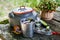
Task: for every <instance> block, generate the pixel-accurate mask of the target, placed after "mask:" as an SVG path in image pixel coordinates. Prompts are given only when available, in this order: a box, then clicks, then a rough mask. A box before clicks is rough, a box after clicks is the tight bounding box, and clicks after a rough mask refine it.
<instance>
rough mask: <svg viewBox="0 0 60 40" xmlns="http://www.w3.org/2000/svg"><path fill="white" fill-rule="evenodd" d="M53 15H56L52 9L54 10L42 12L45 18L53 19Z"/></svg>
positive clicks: (42, 16)
mask: <svg viewBox="0 0 60 40" xmlns="http://www.w3.org/2000/svg"><path fill="white" fill-rule="evenodd" d="M53 15H54V11H52V12H45V11H42V12H41V18H42V19H43V20H51V19H52V18H53Z"/></svg>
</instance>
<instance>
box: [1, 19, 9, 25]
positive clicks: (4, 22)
mask: <svg viewBox="0 0 60 40" xmlns="http://www.w3.org/2000/svg"><path fill="white" fill-rule="evenodd" d="M7 23H9V21H8V19H6V20H3V21H1V22H0V24H7Z"/></svg>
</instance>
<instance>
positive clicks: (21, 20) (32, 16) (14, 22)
mask: <svg viewBox="0 0 60 40" xmlns="http://www.w3.org/2000/svg"><path fill="white" fill-rule="evenodd" d="M37 15H38V14H37V12H36V11H34V10H33V9H32V8H30V7H25V6H22V7H19V8H16V9H14V10H12V11H11V12H10V13H9V23H10V27H11V30H12V31H13V32H14V33H16V34H20V32H21V30H22V31H23V34H25V33H24V32H26V30H27V27H29V28H30V26H29V25H31V29H28V30H30V31H31V32H30V31H29V32H30V35H31V34H32V33H33V29H34V28H32V27H33V25H32V24H33V22H34V21H35V20H37V21H38V20H39V19H38V16H37ZM23 24H24V25H25V26H27V27H25V26H24V25H23ZM34 24H35V23H34ZM22 25H23V26H22ZM34 26H35V25H34ZM23 27H24V28H23ZM22 28H23V29H22ZM19 30H20V31H19ZM27 33H28V32H27Z"/></svg>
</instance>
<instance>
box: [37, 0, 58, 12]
mask: <svg viewBox="0 0 60 40" xmlns="http://www.w3.org/2000/svg"><path fill="white" fill-rule="evenodd" d="M57 7H58V4H57V2H55V1H50V0H43V1H41V2H40V3H39V4H38V5H37V8H38V9H39V10H42V11H46V12H49V11H50V12H52V11H55V10H56V8H57Z"/></svg>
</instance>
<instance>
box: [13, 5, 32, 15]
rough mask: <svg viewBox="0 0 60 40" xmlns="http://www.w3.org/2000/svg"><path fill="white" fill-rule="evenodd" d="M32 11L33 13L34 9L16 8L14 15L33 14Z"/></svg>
mask: <svg viewBox="0 0 60 40" xmlns="http://www.w3.org/2000/svg"><path fill="white" fill-rule="evenodd" d="M32 11H33V9H32V8H30V7H25V6H22V7H19V8H15V9H14V10H13V13H14V14H25V13H27V12H32Z"/></svg>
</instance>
